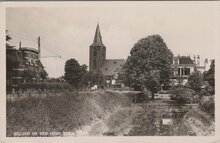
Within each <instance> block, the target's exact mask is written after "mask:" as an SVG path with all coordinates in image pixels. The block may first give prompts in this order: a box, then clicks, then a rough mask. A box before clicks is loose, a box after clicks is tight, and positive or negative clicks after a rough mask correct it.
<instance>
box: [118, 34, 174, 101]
mask: <svg viewBox="0 0 220 143" xmlns="http://www.w3.org/2000/svg"><path fill="white" fill-rule="evenodd" d="M172 59H173V54H172V52H171V51H170V50H169V49H168V48H167V45H166V43H165V42H164V40H163V39H162V38H161V36H160V35H151V36H148V37H147V38H143V39H141V40H139V41H138V42H137V43H136V44H135V45H134V46H133V48H132V49H131V51H130V56H128V58H127V60H126V62H125V64H124V66H123V72H122V74H123V75H122V80H123V82H124V84H126V85H128V86H130V87H133V88H134V89H135V90H141V89H143V86H146V87H147V89H148V90H150V91H151V92H152V98H154V93H155V92H157V91H158V90H159V88H160V84H164V85H168V84H169V79H170V76H171V72H172V70H171V64H172Z"/></svg>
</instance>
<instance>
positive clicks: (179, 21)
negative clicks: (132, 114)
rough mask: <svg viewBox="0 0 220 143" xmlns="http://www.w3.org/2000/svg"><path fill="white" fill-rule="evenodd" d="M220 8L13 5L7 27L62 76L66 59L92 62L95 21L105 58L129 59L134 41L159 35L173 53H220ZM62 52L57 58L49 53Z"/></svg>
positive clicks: (201, 5)
mask: <svg viewBox="0 0 220 143" xmlns="http://www.w3.org/2000/svg"><path fill="white" fill-rule="evenodd" d="M218 19H219V7H217V6H216V5H215V4H214V3H211V2H210V3H208V2H86V1H85V2H78V3H71V4H70V5H68V6H66V5H65V6H62V5H59V6H56V7H45V6H44V7H39V6H38V7H10V8H7V9H6V29H7V30H8V33H9V35H11V37H12V40H11V41H10V44H11V45H14V46H16V47H18V45H19V41H21V45H22V46H27V47H32V48H36V49H37V37H38V36H40V37H41V47H42V48H41V51H42V52H41V56H42V58H41V61H42V63H43V65H44V67H45V69H46V71H47V72H48V74H49V77H60V76H62V75H64V66H65V62H66V60H68V59H70V58H75V59H76V60H77V61H79V63H80V64H86V65H88V64H89V46H90V45H91V44H92V42H93V39H94V35H95V29H96V25H97V22H99V26H100V30H101V35H102V41H103V43H104V45H105V46H106V50H107V59H126V58H127V56H128V55H129V52H130V50H131V48H132V47H133V45H134V44H135V43H136V42H138V40H140V39H142V38H145V37H147V36H149V35H153V34H159V35H161V37H162V38H163V39H164V41H165V42H166V44H167V46H168V48H169V49H170V50H171V51H172V52H173V54H174V55H175V56H177V55H178V54H179V55H182V56H189V55H190V56H191V57H193V56H194V55H198V54H199V55H200V57H201V58H202V59H201V60H202V61H201V63H203V60H204V59H205V58H208V59H213V58H215V57H216V55H218V54H217V53H219V50H218V49H219V47H220V44H219V41H218V39H219V38H220V36H219V31H220V28H219V22H218V21H217V20H218ZM55 55H60V56H61V58H59V57H51V56H55Z"/></svg>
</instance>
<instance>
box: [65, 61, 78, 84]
mask: <svg viewBox="0 0 220 143" xmlns="http://www.w3.org/2000/svg"><path fill="white" fill-rule="evenodd" d="M81 78H82V67H81V66H80V64H79V63H78V61H77V60H75V59H69V60H67V61H66V64H65V74H64V79H65V80H66V81H67V82H69V83H70V84H71V85H72V86H73V87H75V88H78V84H79V83H80V81H81Z"/></svg>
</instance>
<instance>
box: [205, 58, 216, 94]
mask: <svg viewBox="0 0 220 143" xmlns="http://www.w3.org/2000/svg"><path fill="white" fill-rule="evenodd" d="M203 76H204V81H207V82H208V83H209V84H210V86H211V87H212V88H213V92H212V93H211V94H212V95H214V94H215V60H212V62H211V65H210V69H209V70H208V71H207V72H204V73H203Z"/></svg>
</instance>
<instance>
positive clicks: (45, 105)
mask: <svg viewBox="0 0 220 143" xmlns="http://www.w3.org/2000/svg"><path fill="white" fill-rule="evenodd" d="M130 104H131V103H130V100H128V98H127V97H126V96H124V94H120V93H118V92H113V91H94V92H80V93H79V92H69V91H66V92H64V93H63V94H62V95H61V96H47V97H45V98H39V97H28V98H24V99H21V100H17V101H14V102H11V101H7V136H13V133H14V132H75V131H77V130H79V129H81V128H82V127H83V126H85V125H89V124H90V123H91V122H93V121H94V120H96V119H102V118H104V117H105V116H106V115H107V114H108V113H111V112H113V111H114V110H115V109H116V108H118V107H127V106H130Z"/></svg>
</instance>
